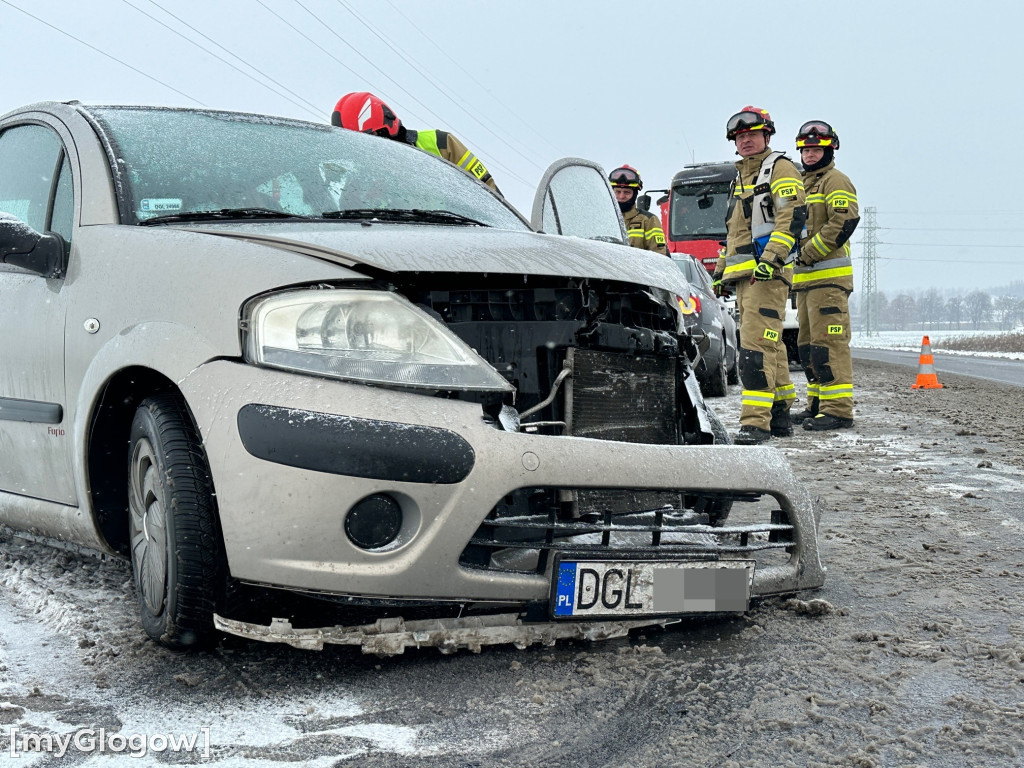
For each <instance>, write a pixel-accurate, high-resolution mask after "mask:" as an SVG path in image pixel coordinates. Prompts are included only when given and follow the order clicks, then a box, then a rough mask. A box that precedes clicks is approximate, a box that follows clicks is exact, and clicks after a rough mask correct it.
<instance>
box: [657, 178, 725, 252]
mask: <svg viewBox="0 0 1024 768" xmlns="http://www.w3.org/2000/svg"><path fill="white" fill-rule="evenodd" d="M701 199H704V200H705V201H706V202H705V203H704V205H705V206H706V207H704V208H701V207H700V204H699V203H700V200H701ZM728 205H729V184H728V183H724V182H718V183H714V184H705V185H702V186H700V187H697V186H683V187H676V188H675V189H673V190H672V204H671V206H670V207H669V211H670V213H671V217H670V220H669V232H670V234H671V236H672V238H673V239H675V240H686V239H695V238H701V237H715V238H724V237H725V234H726V231H725V212H726V209H727V208H728Z"/></svg>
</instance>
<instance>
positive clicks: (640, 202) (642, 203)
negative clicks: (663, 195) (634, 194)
mask: <svg viewBox="0 0 1024 768" xmlns="http://www.w3.org/2000/svg"><path fill="white" fill-rule="evenodd" d="M636 207H637V208H639V209H640V210H641V211H643V212H644V213H650V212H651V196H650V195H646V194H644V195H640V197H638V198H637V199H636Z"/></svg>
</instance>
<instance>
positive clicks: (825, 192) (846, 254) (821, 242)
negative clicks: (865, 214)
mask: <svg viewBox="0 0 1024 768" xmlns="http://www.w3.org/2000/svg"><path fill="white" fill-rule="evenodd" d="M804 186H805V187H806V189H807V235H806V237H804V239H803V240H802V241H801V243H800V253H799V254H798V255H797V259H796V264H795V269H794V270H793V290H794V291H806V290H808V289H810V288H820V287H823V286H826V285H834V286H836V287H837V288H842V289H844V290H846V291H852V290H853V260H852V258H851V257H850V237H851V236H852V235H853V231H854V230H855V229H856V228H857V223H858V222H859V221H860V217H859V216H858V213H857V190H855V189H854V188H853V184H852V183H851V182H850V179H849V178H847V176H846V174H844V173H842V172H841V171H838V170H836V166H835V163H834V162H832V163H829V164H828V165H826V166H825V167H824V168H819V169H818V170H816V171H811V172H810V173H807V174H805V176H804Z"/></svg>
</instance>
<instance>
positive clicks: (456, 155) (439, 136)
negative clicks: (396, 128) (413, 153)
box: [406, 129, 499, 192]
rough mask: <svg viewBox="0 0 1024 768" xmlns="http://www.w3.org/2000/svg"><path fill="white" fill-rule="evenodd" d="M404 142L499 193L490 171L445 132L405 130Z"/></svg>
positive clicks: (460, 143) (459, 142) (464, 146)
mask: <svg viewBox="0 0 1024 768" xmlns="http://www.w3.org/2000/svg"><path fill="white" fill-rule="evenodd" d="M406 141H408V142H409V143H410V144H412V145H413V146H414V147H418V148H419V149H422V150H423V151H424V152H429V153H430V154H432V155H437V156H438V157H441V158H444V159H445V160H447V161H448V162H449V163H452V164H453V165H457V166H459V168H461V169H462V170H464V171H465V172H466V173H468V174H469V175H470V176H472V177H473V178H476V179H480V181H482V182H483V183H484V184H486V185H487V186H488V187H490V188H491V189H493V190H494V191H495V192H499V190H498V185H497V184H495V183H494V179H493V178H492V177H491V173H490V171H488V170H487V168H486V167H485V166H484V164H483V163H482V162H480V159H479V158H478V157H477V156H476V155H474V154H473V153H472V152H470V151H469V149H467V148H466V145H465V144H463V143H462V142H461V141H459V140H458V139H457V138H456V137H455V136H453V135H452V134H450V133H448V132H447V131H437V130H431V131H411V130H408V129H406Z"/></svg>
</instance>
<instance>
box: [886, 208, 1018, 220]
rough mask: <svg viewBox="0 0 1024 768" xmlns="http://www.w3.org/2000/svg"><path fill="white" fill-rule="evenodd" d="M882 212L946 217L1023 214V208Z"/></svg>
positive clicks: (890, 214) (899, 214) (892, 214)
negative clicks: (1008, 209)
mask: <svg viewBox="0 0 1024 768" xmlns="http://www.w3.org/2000/svg"><path fill="white" fill-rule="evenodd" d="M882 213H884V214H885V215H886V216H942V218H946V217H947V216H1009V215H1017V216H1024V210H1013V211H993V210H991V209H988V210H984V211H965V210H963V209H962V208H956V209H950V210H938V209H935V208H931V209H929V210H927V211H882Z"/></svg>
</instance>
